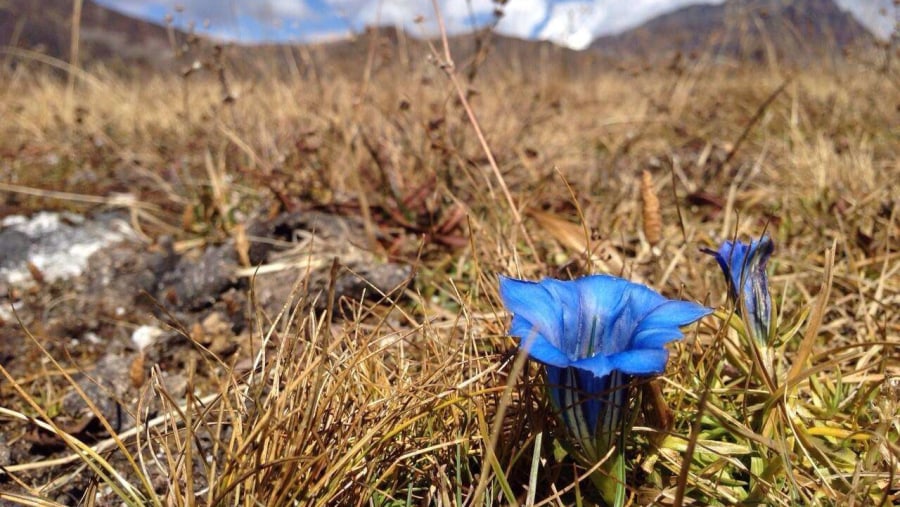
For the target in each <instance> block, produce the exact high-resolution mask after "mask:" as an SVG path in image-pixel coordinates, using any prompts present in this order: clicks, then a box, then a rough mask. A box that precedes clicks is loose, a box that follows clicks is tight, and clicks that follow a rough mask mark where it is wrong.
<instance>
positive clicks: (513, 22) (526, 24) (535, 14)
mask: <svg viewBox="0 0 900 507" xmlns="http://www.w3.org/2000/svg"><path fill="white" fill-rule="evenodd" d="M549 9H550V6H549V5H548V2H547V0H510V1H509V2H508V3H507V4H506V5H505V6H504V7H503V17H502V18H500V23H499V24H498V25H497V31H498V32H500V33H502V34H503V35H509V36H512V37H522V38H524V39H529V38H531V36H532V35H533V34H534V29H535V28H537V26H538V25H539V24H540V23H541V22H542V21H543V20H544V18H545V17H546V16H547V12H548V11H549Z"/></svg>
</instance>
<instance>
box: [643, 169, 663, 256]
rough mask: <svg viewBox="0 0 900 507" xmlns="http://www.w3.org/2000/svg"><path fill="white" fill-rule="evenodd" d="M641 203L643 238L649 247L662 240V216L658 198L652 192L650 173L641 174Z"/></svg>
mask: <svg viewBox="0 0 900 507" xmlns="http://www.w3.org/2000/svg"><path fill="white" fill-rule="evenodd" d="M641 201H642V203H643V215H644V237H646V238H647V242H648V243H650V244H651V245H656V244H657V243H659V242H660V240H661V239H662V215H660V212H659V198H658V197H656V192H655V191H654V190H653V177H652V176H651V175H650V171H643V173H642V174H641Z"/></svg>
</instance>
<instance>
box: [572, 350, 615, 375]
mask: <svg viewBox="0 0 900 507" xmlns="http://www.w3.org/2000/svg"><path fill="white" fill-rule="evenodd" d="M610 357H611V356H605V355H603V354H598V355H596V356H594V357H587V358H585V359H579V360H578V361H574V362H572V368H578V369H580V370H584V371H589V372H591V373H593V374H594V377H597V378H599V377H604V376H606V375H609V372H611V371H613V369H615V368H614V366H613V365H612V363H610V360H609V358H610Z"/></svg>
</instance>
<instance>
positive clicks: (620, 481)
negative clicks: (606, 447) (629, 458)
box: [591, 447, 625, 507]
mask: <svg viewBox="0 0 900 507" xmlns="http://www.w3.org/2000/svg"><path fill="white" fill-rule="evenodd" d="M591 482H592V483H593V484H594V487H595V488H597V491H599V492H600V496H601V497H602V498H603V501H604V502H605V503H606V505H608V506H609V507H622V506H624V505H625V455H624V453H623V452H622V451H621V448H619V447H617V448H616V449H615V450H614V451H613V453H612V455H611V456H610V457H609V458H608V459H607V461H606V463H604V464H603V465H601V466H600V468H599V469H597V470H596V471H595V472H594V473H592V474H591Z"/></svg>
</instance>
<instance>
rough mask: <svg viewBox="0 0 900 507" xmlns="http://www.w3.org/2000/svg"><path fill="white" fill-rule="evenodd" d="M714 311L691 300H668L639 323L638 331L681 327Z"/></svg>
mask: <svg viewBox="0 0 900 507" xmlns="http://www.w3.org/2000/svg"><path fill="white" fill-rule="evenodd" d="M710 313H712V310H711V309H709V308H707V307H705V306H703V305H698V304H697V303H691V302H690V301H667V302H665V303H663V304H661V305H659V306H657V307H656V308H654V309H653V311H651V312H649V313H648V314H647V315H646V316H645V317H644V318H643V319H642V320H641V322H640V323H639V324H638V327H637V331H643V330H646V329H653V328H660V327H670V328H671V327H681V326H685V325H687V324H690V323H691V322H694V321H696V320H698V319H700V318H702V317H705V316H707V315H709V314H710Z"/></svg>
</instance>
